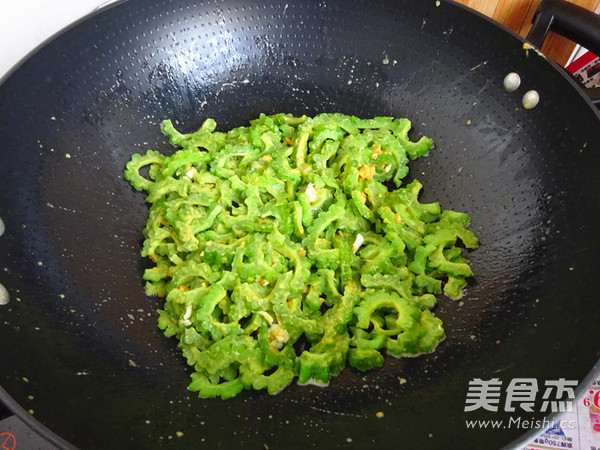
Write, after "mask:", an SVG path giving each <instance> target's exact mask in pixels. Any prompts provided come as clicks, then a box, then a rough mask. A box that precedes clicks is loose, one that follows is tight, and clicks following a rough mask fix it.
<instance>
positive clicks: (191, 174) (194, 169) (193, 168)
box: [185, 167, 198, 178]
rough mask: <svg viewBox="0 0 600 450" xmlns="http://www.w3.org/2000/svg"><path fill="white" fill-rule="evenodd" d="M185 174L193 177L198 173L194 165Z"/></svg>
mask: <svg viewBox="0 0 600 450" xmlns="http://www.w3.org/2000/svg"><path fill="white" fill-rule="evenodd" d="M185 174H186V176H187V177H188V178H194V177H195V176H196V175H198V171H197V170H196V168H195V167H191V168H190V170H188V171H187V172H186V173H185Z"/></svg>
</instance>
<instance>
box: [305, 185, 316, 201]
mask: <svg viewBox="0 0 600 450" xmlns="http://www.w3.org/2000/svg"><path fill="white" fill-rule="evenodd" d="M304 193H305V194H306V195H307V196H308V200H309V201H310V202H311V203H313V202H314V201H315V200H316V199H317V190H316V189H315V185H314V184H312V183H308V186H306V191H304Z"/></svg>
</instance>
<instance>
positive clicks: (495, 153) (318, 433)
mask: <svg viewBox="0 0 600 450" xmlns="http://www.w3.org/2000/svg"><path fill="white" fill-rule="evenodd" d="M429 3H431V4H429ZM521 45H522V43H521V42H520V41H518V40H517V39H515V38H514V37H512V36H511V35H509V34H508V33H506V32H504V31H502V30H500V29H497V28H495V27H493V26H491V25H490V24H489V23H488V22H487V21H486V20H484V19H482V18H480V17H476V16H474V15H472V14H470V13H468V12H466V11H465V10H463V9H461V8H459V7H457V6H454V5H449V4H445V3H444V4H442V5H441V6H440V7H439V8H438V7H436V6H435V4H434V2H427V4H421V3H419V4H418V5H417V4H415V2H409V1H404V2H380V3H378V4H377V5H374V4H372V3H368V2H358V1H357V2H351V3H346V2H319V3H316V2H315V3H308V4H303V3H298V4H292V3H291V2H290V3H287V4H286V3H279V2H260V3H259V4H252V3H245V2H222V3H219V4H198V3H195V2H191V1H190V2H188V1H180V2H176V3H175V4H173V3H171V2H166V1H164V2H163V1H150V2H148V1H144V2H142V1H140V0H131V1H129V2H126V3H123V4H119V5H117V6H115V7H113V8H110V9H108V10H107V11H105V12H104V13H102V14H99V15H96V16H94V17H93V18H91V19H90V20H88V21H87V22H84V23H82V24H80V25H78V26H76V27H75V28H73V29H72V30H71V31H70V32H69V33H66V34H64V35H62V36H60V37H59V38H57V39H56V40H55V41H53V42H52V43H50V44H49V45H48V46H47V47H46V48H44V49H43V50H42V51H41V52H39V53H37V54H36V55H34V56H33V57H32V58H31V59H29V60H28V61H27V62H26V63H25V64H23V66H22V67H21V68H20V69H19V70H18V71H17V72H15V74H14V75H13V76H12V77H11V78H9V79H8V80H6V82H5V83H4V85H3V86H2V87H0V93H1V96H2V97H1V98H2V101H1V102H0V103H1V104H0V114H1V115H2V117H9V118H10V119H9V120H8V121H7V123H4V124H2V125H0V141H1V142H2V145H3V149H2V155H3V156H2V157H3V160H4V161H5V163H4V164H3V166H2V167H1V168H0V199H1V201H0V217H2V218H3V219H4V221H5V222H6V225H7V233H6V235H5V236H4V237H3V238H2V239H0V263H1V264H0V266H1V267H2V268H3V270H4V273H3V274H2V277H1V278H0V282H2V283H3V284H4V285H5V286H6V287H7V288H8V289H9V291H10V292H11V296H12V302H11V304H10V307H9V308H8V309H7V308H4V309H2V310H0V314H1V316H0V317H1V318H2V321H3V323H4V324H3V325H2V326H0V342H2V347H3V355H5V356H4V357H3V358H4V360H5V361H10V364H9V365H8V366H7V367H5V369H4V370H3V371H2V373H1V374H0V376H1V377H2V378H0V384H1V385H2V386H3V387H4V388H5V389H6V391H7V392H8V393H9V394H10V395H11V396H12V397H13V398H14V399H15V400H16V401H17V402H19V403H20V404H21V405H22V406H23V408H24V409H25V410H28V409H33V410H34V411H35V415H34V417H36V418H37V419H38V420H39V421H40V422H41V423H42V424H44V425H46V426H47V427H48V428H50V429H51V430H53V431H55V432H56V433H57V434H59V435H60V436H62V437H63V438H65V439H66V440H68V441H70V442H72V443H73V444H75V445H78V446H81V447H82V448H87V447H90V448H94V447H95V446H97V444H98V443H102V445H103V446H104V447H107V446H116V447H118V448H127V447H132V448H136V447H148V446H149V445H151V446H165V447H169V446H176V447H177V446H178V447H185V446H186V445H192V444H194V443H195V444H197V443H198V442H205V443H206V445H209V446H212V447H213V448H220V447H225V448H230V447H231V445H245V446H246V447H248V448H264V445H265V444H266V445H268V446H271V447H272V448H273V447H274V448H277V447H278V446H281V445H287V447H288V448H291V447H294V446H297V447H298V448H307V447H309V446H317V447H319V448H320V447H323V448H330V447H333V446H340V447H341V446H345V445H348V446H353V445H356V446H361V445H362V446H372V445H374V443H378V444H380V443H388V442H389V443H397V442H398V441H399V440H400V439H402V440H403V441H404V440H406V442H411V443H412V444H413V445H414V446H415V447H424V446H427V447H428V448H448V442H452V447H457V448H459V447H461V446H462V447H463V448H464V447H465V446H467V445H468V443H472V442H478V443H481V446H482V448H483V447H485V448H492V447H498V446H500V445H503V444H506V443H508V442H509V441H510V440H511V439H513V438H515V437H516V436H517V435H518V434H519V433H520V430H515V429H512V430H494V431H491V430H468V431H466V430H465V428H464V419H465V418H473V417H471V416H469V414H468V413H464V411H463V410H464V402H465V395H466V392H467V387H468V381H469V380H470V379H472V378H483V379H489V378H492V377H500V378H502V379H503V380H506V381H507V382H508V380H510V379H512V378H514V377H521V378H523V377H534V378H538V379H539V380H546V379H556V378H561V377H562V378H567V379H577V380H581V379H582V378H583V376H585V375H586V374H587V372H588V371H589V370H590V369H591V367H592V365H593V363H594V362H595V361H596V360H597V359H598V356H599V354H600V346H599V345H598V340H597V339H595V336H596V330H597V326H596V324H595V323H594V318H595V320H596V323H597V319H598V317H599V312H600V308H599V307H598V306H597V302H595V297H594V296H595V295H596V287H597V282H596V281H595V276H596V275H597V274H596V272H597V269H596V267H597V264H598V262H599V261H598V260H599V256H598V255H600V252H599V251H598V250H599V248H598V247H599V243H598V239H597V238H596V235H595V229H594V225H595V224H596V223H598V211H597V208H593V207H590V205H593V204H597V203H595V202H594V201H595V200H596V201H597V200H598V196H599V194H598V193H599V192H600V189H598V188H599V186H598V184H599V181H598V177H597V176H595V171H594V169H595V167H598V165H597V164H598V155H597V154H594V153H593V152H592V151H591V150H592V147H593V146H594V144H595V145H596V146H597V143H598V142H600V139H599V132H598V128H599V127H598V126H597V124H598V122H597V116H596V115H595V113H594V112H593V111H591V110H590V108H589V106H588V104H587V103H586V102H585V101H584V100H583V99H582V98H581V97H580V96H579V94H578V93H576V92H575V91H574V88H573V87H572V86H571V85H570V84H569V83H568V82H567V81H566V80H565V78H564V77H563V76H562V75H560V74H559V73H558V72H557V71H555V70H554V69H553V68H551V67H550V65H549V63H548V62H547V61H545V60H544V59H543V58H541V57H540V56H538V55H536V54H535V53H533V52H530V54H528V53H526V52H525V51H524V50H523V49H522V47H521ZM510 71H517V72H519V73H520V74H521V77H522V78H523V80H524V86H523V88H522V89H521V90H520V91H517V93H512V94H509V93H507V92H506V91H505V90H504V89H503V87H502V79H503V78H504V76H505V75H506V73H508V72H510ZM529 88H535V89H537V90H538V92H539V93H540V97H541V102H540V105H539V106H538V107H537V108H536V109H534V110H530V111H525V110H523V108H522V107H521V105H520V96H521V95H522V94H523V93H524V90H525V89H529ZM261 112H265V113H276V112H290V113H293V114H296V115H301V114H307V115H314V114H317V113H319V112H341V113H345V114H353V115H356V116H359V117H364V118H367V117H372V116H376V115H390V116H395V117H407V118H409V119H410V120H411V121H412V122H413V131H412V136H413V137H414V138H415V139H416V138H418V137H420V136H421V135H427V136H429V137H431V138H433V140H434V142H435V148H434V149H433V150H432V151H431V154H430V156H428V157H426V158H422V159H419V160H416V161H414V162H412V163H411V174H410V177H411V178H417V179H419V180H420V181H421V182H422V183H423V185H424V192H423V195H422V200H423V201H439V202H440V203H441V205H442V207H443V208H448V209H455V210H458V211H464V212H467V213H469V214H470V215H471V217H472V226H471V228H472V229H473V231H475V232H476V233H477V235H478V237H479V238H480V241H481V246H480V248H479V249H477V250H475V251H470V252H468V254H467V256H468V258H469V260H470V262H471V264H472V268H473V270H474V272H475V280H474V281H473V283H472V285H471V286H470V287H469V289H468V290H467V293H466V295H465V297H464V298H463V299H462V300H461V301H460V302H455V301H452V300H449V299H447V298H445V297H441V296H440V297H439V305H438V307H437V309H436V310H435V312H436V314H437V315H438V316H440V317H441V318H442V319H443V321H444V323H445V329H446V334H447V340H446V341H445V342H444V343H442V344H441V345H440V346H439V347H438V349H437V351H436V352H435V353H434V354H432V355H427V356H422V357H419V358H415V359H402V360H395V359H393V358H391V357H388V358H387V359H386V364H385V366H384V367H383V368H382V369H380V370H376V371H372V372H368V373H365V374H363V373H359V372H355V371H353V370H350V369H346V370H345V371H344V372H343V373H342V374H341V375H340V376H339V377H337V378H336V379H335V380H334V381H333V382H332V383H331V385H330V386H329V387H328V388H326V389H321V388H317V387H314V386H304V387H303V386H295V385H292V386H289V387H288V388H287V389H286V390H285V391H283V393H281V394H279V395H277V396H268V395H266V394H264V393H253V392H244V393H242V394H241V395H240V396H238V397H237V398H235V399H231V400H228V401H226V402H224V401H221V400H202V399H197V398H196V396H195V395H194V394H191V393H188V392H186V390H185V388H186V386H187V384H188V375H189V370H188V368H187V367H186V364H185V361H184V359H183V358H182V357H181V356H180V354H179V351H178V349H177V347H176V342H175V340H174V339H167V338H165V337H164V336H162V334H161V332H160V331H159V330H158V329H157V328H156V318H157V314H156V310H157V309H158V308H160V306H161V302H162V301H161V300H160V299H158V298H149V297H146V296H145V294H144V287H143V283H142V280H141V274H142V271H143V268H144V267H146V264H147V263H146V262H145V261H143V260H142V258H141V257H140V255H139V252H140V248H141V240H142V235H141V230H142V229H143V226H144V224H145V221H146V218H147V205H145V204H144V198H143V195H142V194H140V193H136V192H135V191H133V190H132V189H131V188H130V187H129V184H128V183H127V182H126V181H125V180H123V177H122V172H123V168H124V165H125V163H126V161H127V160H128V159H129V158H130V156H131V154H132V153H134V152H141V151H145V150H146V149H148V148H152V149H156V150H160V151H163V152H165V153H172V152H173V151H174V150H175V149H174V148H173V147H171V146H170V145H169V144H168V143H167V142H166V138H165V137H164V136H163V135H162V134H161V133H160V128H159V123H160V121H161V120H162V119H165V118H171V119H173V120H174V121H176V123H178V127H179V129H181V130H182V131H188V132H189V131H193V130H194V129H196V128H197V127H199V125H200V124H201V123H202V121H203V120H204V119H205V118H207V117H213V118H215V119H216V120H217V123H218V124H219V129H220V130H223V131H224V130H227V129H229V128H231V127H233V126H239V125H244V124H246V123H247V121H248V120H250V119H252V118H255V117H257V116H258V114H259V113H261ZM9 113H10V114H9ZM25 379H26V380H27V381H25ZM30 396H32V397H33V399H34V400H31V399H30V398H29V397H30ZM65 400H66V402H65ZM377 412H383V413H384V415H383V418H378V417H377V416H376V413H377ZM485 417H486V416H485V414H483V413H482V414H481V415H480V416H477V418H485ZM491 417H493V418H498V419H500V418H502V417H503V414H502V413H501V412H499V413H497V414H493V415H492V416H491ZM109 430H110V431H109ZM178 431H179V432H181V433H183V434H182V435H181V436H180V437H178V436H179V435H178V434H177V432H178ZM169 436H170V437H171V438H169ZM449 440H450V441H449ZM290 442H291V444H290ZM227 443H229V444H227ZM290 445H291V447H290Z"/></svg>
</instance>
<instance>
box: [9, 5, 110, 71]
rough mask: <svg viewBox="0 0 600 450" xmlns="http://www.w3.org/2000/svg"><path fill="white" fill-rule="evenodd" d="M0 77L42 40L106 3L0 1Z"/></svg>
mask: <svg viewBox="0 0 600 450" xmlns="http://www.w3.org/2000/svg"><path fill="white" fill-rule="evenodd" d="M1 3H2V5H1V6H0V77H2V76H4V75H5V74H6V72H8V71H9V70H10V69H11V68H12V67H13V66H14V65H15V64H17V63H18V62H19V61H20V60H21V59H22V58H23V57H25V56H26V55H27V54H28V53H29V52H30V51H31V50H33V49H34V48H36V47H37V46H38V45H39V44H41V43H42V42H44V41H45V40H46V39H48V38H49V37H51V36H52V35H54V34H55V33H57V32H58V31H60V30H62V29H63V28H64V27H66V26H68V25H69V24H71V23H73V22H75V21H76V20H78V19H79V18H81V17H83V16H85V15H87V14H89V13H90V12H92V11H94V10H95V9H96V8H98V7H100V6H101V5H103V4H105V3H108V0H18V1H8V0H2V2H1Z"/></svg>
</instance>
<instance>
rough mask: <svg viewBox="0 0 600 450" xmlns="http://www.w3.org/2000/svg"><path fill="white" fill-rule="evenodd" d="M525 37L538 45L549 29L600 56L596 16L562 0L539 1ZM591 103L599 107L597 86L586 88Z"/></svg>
mask: <svg viewBox="0 0 600 450" xmlns="http://www.w3.org/2000/svg"><path fill="white" fill-rule="evenodd" d="M532 23H533V25H532V27H531V30H530V31H529V34H527V40H528V41H529V42H531V43H532V44H533V45H535V46H536V47H537V48H542V45H543V44H544V41H545V40H546V36H547V35H548V33H549V32H550V31H553V32H555V33H558V34H560V35H561V36H564V37H566V38H567V39H570V40H572V41H573V42H576V43H578V44H580V45H581V46H583V47H585V48H586V49H588V50H589V51H591V52H592V53H594V54H595V55H597V56H600V15H598V14H595V13H593V12H592V11H589V10H587V9H585V8H582V7H581V6H577V5H574V4H573V3H569V2H567V1H565V0H543V1H542V3H541V4H540V6H539V7H538V9H537V11H536V13H535V15H534V16H533V19H532ZM586 92H587V94H588V95H589V96H590V99H591V100H592V102H593V103H594V104H595V105H596V106H599V107H600V88H588V89H586Z"/></svg>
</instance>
